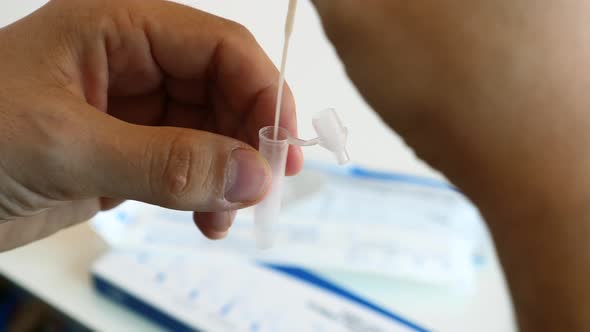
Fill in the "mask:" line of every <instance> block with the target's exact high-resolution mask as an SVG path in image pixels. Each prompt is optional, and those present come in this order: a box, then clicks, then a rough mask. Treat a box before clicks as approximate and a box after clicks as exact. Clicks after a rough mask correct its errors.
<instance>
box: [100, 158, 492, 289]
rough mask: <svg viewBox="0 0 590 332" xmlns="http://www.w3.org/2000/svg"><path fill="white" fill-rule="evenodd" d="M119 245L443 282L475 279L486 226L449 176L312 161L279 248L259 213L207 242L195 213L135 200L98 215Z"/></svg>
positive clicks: (284, 221)
mask: <svg viewBox="0 0 590 332" xmlns="http://www.w3.org/2000/svg"><path fill="white" fill-rule="evenodd" d="M93 225H94V227H95V229H96V230H97V231H98V233H99V234H101V235H102V236H103V237H104V238H105V239H106V240H107V242H109V243H110V244H111V245H113V246H114V247H116V248H134V249H137V248H143V249H158V250H167V251H179V252H185V251H187V250H189V251H196V252H203V251H206V252H211V253H226V254H227V253H230V254H236V255H240V256H246V257H248V258H252V259H256V260H258V261H261V262H265V263H270V264H283V265H284V264H290V265H294V266H300V267H305V268H310V269H329V270H342V271H350V272H355V273H366V274H371V275H379V276H385V277H391V278H401V279H406V280H412V281H418V282H423V283H428V284H434V285H461V286H462V287H464V286H465V285H470V284H471V283H472V282H473V281H474V272H475V269H476V266H475V264H474V261H476V260H480V261H481V259H480V258H481V256H482V252H484V250H483V248H486V247H487V246H486V245H487V241H488V240H487V232H486V229H485V227H484V226H483V223H482V220H481V217H480V215H479V213H478V211H477V209H476V208H475V207H474V206H473V205H472V204H471V203H470V202H469V201H468V200H467V199H465V197H464V196H463V195H462V194H461V193H459V192H458V191H457V190H455V189H454V188H452V187H451V186H449V185H448V184H445V183H443V182H440V181H436V180H430V179H424V178H419V177H412V176H406V175H401V174H394V173H379V172H372V171H368V170H365V169H362V168H357V167H349V168H338V167H327V166H323V165H321V164H306V168H305V169H304V171H303V172H302V173H301V174H300V175H298V176H296V177H294V178H290V179H288V181H287V182H286V183H285V193H284V205H283V208H282V215H281V223H280V225H279V227H278V237H277V244H278V245H277V246H276V247H275V248H273V249H272V250H270V251H264V252H261V251H258V250H256V248H255V244H254V236H253V233H254V231H253V218H252V211H251V210H247V211H242V212H240V213H239V214H238V217H237V219H236V221H235V223H234V226H233V227H232V230H231V232H230V234H229V236H228V238H227V239H225V240H223V241H218V242H211V241H209V240H206V239H205V238H204V237H203V236H202V235H201V234H199V232H198V231H197V230H196V229H195V227H194V224H193V222H192V216H191V214H190V213H189V212H178V211H171V210H166V209H162V208H159V207H155V206H149V205H146V204H142V203H137V202H128V203H126V204H124V205H123V206H122V207H120V208H119V209H116V210H114V211H112V212H107V213H102V214H100V215H98V216H97V217H96V218H95V220H94V221H93Z"/></svg>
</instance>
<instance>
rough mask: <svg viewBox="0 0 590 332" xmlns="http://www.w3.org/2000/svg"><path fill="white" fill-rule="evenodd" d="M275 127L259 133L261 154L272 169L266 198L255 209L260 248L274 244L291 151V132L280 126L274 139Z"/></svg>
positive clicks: (261, 130) (256, 233)
mask: <svg viewBox="0 0 590 332" xmlns="http://www.w3.org/2000/svg"><path fill="white" fill-rule="evenodd" d="M274 130H275V127H264V128H262V129H260V132H259V134H258V136H259V139H260V142H259V148H258V150H259V151H260V154H262V156H263V157H264V158H266V160H267V161H268V164H269V165H270V168H271V170H272V183H271V188H270V190H269V192H268V194H267V195H266V198H265V199H264V200H263V201H262V202H260V203H259V204H258V205H256V208H255V209H254V223H255V236H256V246H257V247H258V248H259V249H268V248H271V247H272V246H273V244H274V237H275V232H276V230H275V224H276V223H278V221H279V214H280V212H281V199H282V193H283V181H284V178H285V167H286V166H287V152H288V151H289V136H290V134H289V132H288V131H287V130H286V129H283V128H279V130H278V135H277V139H274Z"/></svg>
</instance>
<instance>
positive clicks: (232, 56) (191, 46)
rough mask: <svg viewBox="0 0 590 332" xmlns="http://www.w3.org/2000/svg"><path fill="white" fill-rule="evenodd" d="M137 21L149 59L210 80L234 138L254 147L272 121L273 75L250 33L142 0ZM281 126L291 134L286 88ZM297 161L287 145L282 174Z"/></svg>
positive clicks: (184, 76)
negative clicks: (232, 119)
mask: <svg viewBox="0 0 590 332" xmlns="http://www.w3.org/2000/svg"><path fill="white" fill-rule="evenodd" d="M142 5H143V6H144V9H143V10H142V12H143V15H142V16H143V17H145V18H146V23H145V24H144V25H143V26H144V29H145V32H146V36H147V38H148V40H149V43H150V47H151V51H152V54H153V57H154V60H155V61H156V62H157V63H158V65H159V66H160V67H161V69H162V71H163V72H164V73H165V74H166V75H169V76H171V77H173V78H176V79H180V80H191V79H195V78H207V79H209V80H210V82H209V83H210V84H214V85H215V88H216V89H217V90H218V93H220V94H221V97H222V98H223V99H224V102H225V103H226V104H227V106H228V108H229V109H230V110H231V112H232V113H234V114H233V115H235V116H237V118H239V119H244V121H243V123H239V124H238V128H239V131H238V132H236V133H235V136H236V137H237V138H240V139H243V140H244V141H246V142H247V143H249V144H251V145H253V146H255V147H256V146H257V145H258V131H259V130H260V128H262V127H265V126H271V125H273V123H274V116H275V114H274V113H275V104H276V95H277V90H278V76H279V73H278V71H277V69H276V67H275V66H274V64H273V63H272V61H271V60H270V59H269V58H268V56H267V55H266V54H265V52H264V51H263V50H262V48H261V47H260V46H259V44H258V43H257V42H256V40H255V38H254V37H253V36H252V34H251V33H250V32H249V31H248V30H247V29H246V28H244V27H243V26H241V25H239V24H237V23H235V22H232V21H229V20H225V19H222V18H220V17H217V16H214V15H211V14H207V13H204V12H202V11H199V10H196V9H193V8H191V7H187V6H183V5H180V4H175V3H171V2H163V1H145V2H143V4H142ZM280 125H281V127H283V128H285V129H287V130H289V132H291V133H292V134H293V135H297V120H296V113H295V102H294V99H293V95H292V94H291V92H290V90H289V89H288V87H287V88H286V89H285V93H284V96H283V102H282V110H281V119H280ZM302 164H303V158H302V154H301V151H300V149H299V148H291V149H290V152H289V157H288V163H287V174H295V173H297V172H298V171H299V170H300V169H301V167H302Z"/></svg>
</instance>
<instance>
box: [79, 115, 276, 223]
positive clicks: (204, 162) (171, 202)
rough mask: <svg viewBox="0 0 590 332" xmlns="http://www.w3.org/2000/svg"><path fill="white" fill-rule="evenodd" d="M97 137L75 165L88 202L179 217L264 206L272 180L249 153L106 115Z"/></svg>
mask: <svg viewBox="0 0 590 332" xmlns="http://www.w3.org/2000/svg"><path fill="white" fill-rule="evenodd" d="M88 113H91V114H93V115H92V116H94V117H97V119H94V121H93V122H92V124H93V128H91V129H89V131H90V132H91V133H92V137H91V138H89V139H87V141H86V143H82V148H80V149H78V150H79V153H78V158H76V157H75V156H74V159H77V160H71V162H73V163H76V164H77V165H79V166H78V167H73V169H74V172H79V173H80V174H81V176H79V177H78V178H79V179H85V180H84V181H85V182H87V183H86V185H85V186H82V187H83V188H87V191H89V192H88V193H86V194H88V195H93V196H104V197H113V198H121V199H133V200H139V201H143V202H147V203H151V204H156V205H160V206H163V207H167V208H172V209H178V210H190V211H199V212H214V211H225V210H235V209H239V208H243V207H246V206H248V205H252V204H255V203H257V202H258V201H260V200H261V199H262V198H263V197H264V195H265V193H266V191H267V189H268V187H269V185H270V179H271V172H270V168H269V166H268V164H267V163H266V161H265V160H264V159H263V158H262V157H261V156H260V154H259V153H258V152H257V151H256V150H254V149H253V148H252V147H250V146H249V145H247V144H245V143H243V142H241V141H238V140H235V139H232V138H228V137H224V136H220V135H216V134H212V133H208V132H204V131H197V130H191V129H182V128H170V127H147V126H139V125H133V124H129V123H126V122H123V121H119V120H117V119H115V118H112V117H110V116H108V115H106V114H103V113H99V112H87V113H86V114H87V115H88Z"/></svg>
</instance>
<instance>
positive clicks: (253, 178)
mask: <svg viewBox="0 0 590 332" xmlns="http://www.w3.org/2000/svg"><path fill="white" fill-rule="evenodd" d="M269 178H270V171H269V170H268V167H267V166H266V164H265V163H264V161H263V160H262V159H261V158H259V157H258V153H257V152H256V151H252V150H247V149H237V150H234V151H233V152H232V154H231V158H230V165H229V173H228V176H227V179H226V183H225V199H226V200H227V201H229V202H232V203H249V202H255V201H257V200H259V199H260V197H261V196H262V195H263V194H264V193H265V192H266V188H267V187H268V184H269Z"/></svg>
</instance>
